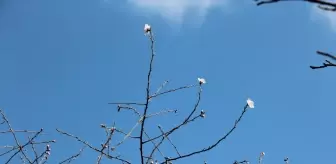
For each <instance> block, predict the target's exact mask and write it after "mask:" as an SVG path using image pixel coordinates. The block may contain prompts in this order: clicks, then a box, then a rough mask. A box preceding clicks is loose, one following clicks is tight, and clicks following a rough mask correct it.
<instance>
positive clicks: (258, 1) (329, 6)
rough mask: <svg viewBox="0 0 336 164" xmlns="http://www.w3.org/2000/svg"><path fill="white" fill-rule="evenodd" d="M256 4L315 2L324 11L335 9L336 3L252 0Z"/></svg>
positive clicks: (312, 0)
mask: <svg viewBox="0 0 336 164" xmlns="http://www.w3.org/2000/svg"><path fill="white" fill-rule="evenodd" d="M254 1H255V2H256V4H257V6H260V5H265V4H272V3H277V2H309V3H313V4H317V5H318V7H319V8H320V9H322V10H326V11H336V3H335V2H330V1H326V0H254Z"/></svg>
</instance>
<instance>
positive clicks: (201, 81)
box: [197, 78, 206, 84]
mask: <svg viewBox="0 0 336 164" xmlns="http://www.w3.org/2000/svg"><path fill="white" fill-rule="evenodd" d="M197 80H198V81H199V83H200V84H205V83H206V81H205V79H204V78H197Z"/></svg>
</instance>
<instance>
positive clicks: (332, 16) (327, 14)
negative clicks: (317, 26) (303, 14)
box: [312, 0, 336, 32]
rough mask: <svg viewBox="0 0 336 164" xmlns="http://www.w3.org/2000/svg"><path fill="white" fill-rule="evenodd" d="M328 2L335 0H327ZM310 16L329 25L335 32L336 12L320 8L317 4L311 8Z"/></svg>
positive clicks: (335, 0) (334, 0)
mask: <svg viewBox="0 0 336 164" xmlns="http://www.w3.org/2000/svg"><path fill="white" fill-rule="evenodd" d="M329 1H330V2H336V0H329ZM312 18H313V19H314V20H315V21H319V22H321V21H323V22H325V23H327V24H328V25H330V28H331V29H332V30H334V31H335V32H336V12H332V11H325V10H321V9H320V8H318V7H317V6H315V5H314V6H313V8H312Z"/></svg>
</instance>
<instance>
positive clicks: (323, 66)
mask: <svg viewBox="0 0 336 164" xmlns="http://www.w3.org/2000/svg"><path fill="white" fill-rule="evenodd" d="M316 53H317V54H318V55H321V56H324V57H327V58H330V59H332V60H334V61H336V57H335V56H334V55H331V54H329V53H326V52H322V51H316ZM326 67H336V64H335V63H332V62H331V61H329V60H325V62H324V63H323V65H321V66H310V68H311V69H320V68H326Z"/></svg>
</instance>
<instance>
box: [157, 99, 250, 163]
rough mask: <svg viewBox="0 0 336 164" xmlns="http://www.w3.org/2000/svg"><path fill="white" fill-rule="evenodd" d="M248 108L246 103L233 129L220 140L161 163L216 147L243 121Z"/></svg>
mask: <svg viewBox="0 0 336 164" xmlns="http://www.w3.org/2000/svg"><path fill="white" fill-rule="evenodd" d="M247 109H248V105H247V104H246V105H245V107H244V109H243V111H242V113H241V115H240V116H239V118H238V119H237V120H236V121H235V123H234V125H233V127H232V128H231V130H230V131H229V132H228V133H226V134H225V135H224V136H223V137H221V138H220V139H219V140H218V141H216V142H215V143H214V144H212V145H210V146H208V147H207V148H203V149H201V150H197V151H194V152H192V153H188V154H185V155H181V156H178V157H174V158H169V159H168V160H165V161H164V162H162V163H161V164H165V163H166V162H168V161H175V160H179V159H182V158H186V157H190V156H192V155H195V154H199V153H204V152H206V151H209V150H211V149H213V148H215V147H216V146H217V145H218V144H219V143H221V142H222V141H223V140H225V139H226V138H227V137H228V136H229V135H230V134H231V133H232V132H233V131H234V130H235V129H236V127H237V125H238V123H239V122H240V121H241V119H242V118H243V116H244V114H245V113H246V111H247Z"/></svg>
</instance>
